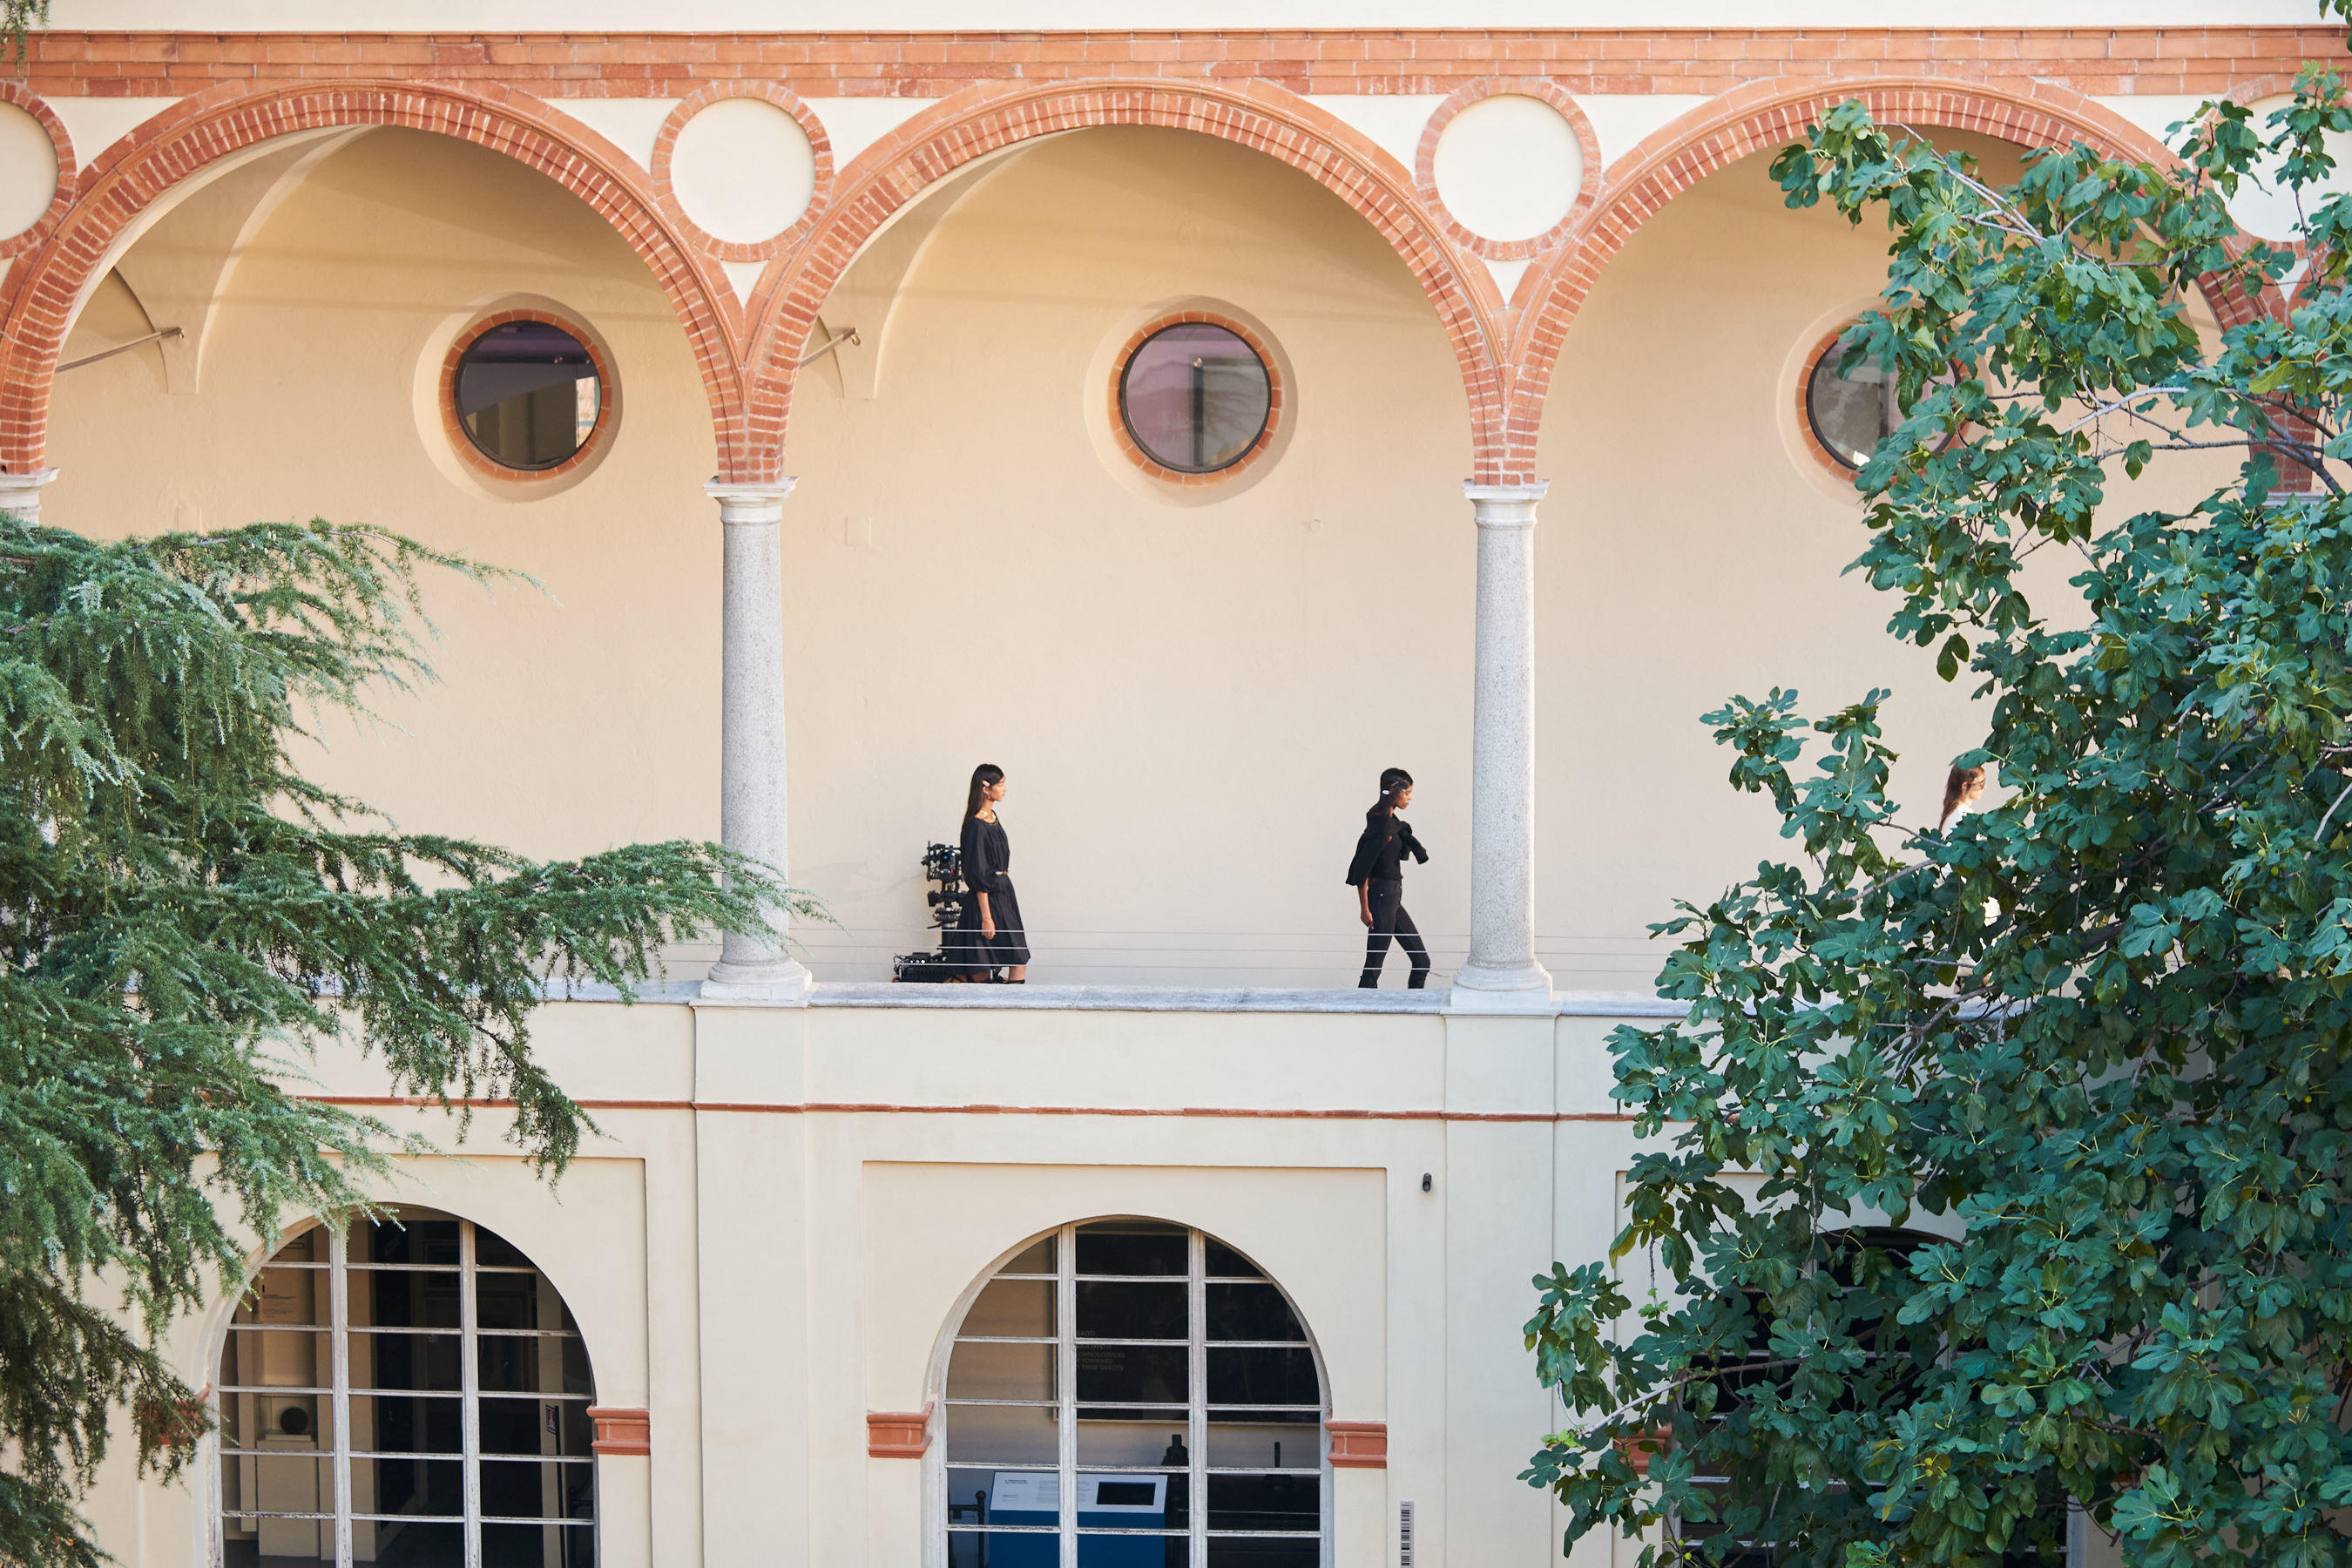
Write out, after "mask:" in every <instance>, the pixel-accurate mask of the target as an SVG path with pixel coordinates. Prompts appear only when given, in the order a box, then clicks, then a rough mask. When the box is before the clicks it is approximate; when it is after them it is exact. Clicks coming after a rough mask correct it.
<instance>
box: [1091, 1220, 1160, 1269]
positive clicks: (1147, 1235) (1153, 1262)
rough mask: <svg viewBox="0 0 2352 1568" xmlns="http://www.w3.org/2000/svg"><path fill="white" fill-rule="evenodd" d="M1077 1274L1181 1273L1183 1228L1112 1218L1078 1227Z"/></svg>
mask: <svg viewBox="0 0 2352 1568" xmlns="http://www.w3.org/2000/svg"><path fill="white" fill-rule="evenodd" d="M1078 1272H1079V1273H1081V1274H1168V1275H1172V1276H1174V1277H1175V1278H1177V1279H1182V1278H1183V1277H1184V1232H1183V1231H1182V1230H1181V1229H1178V1228H1177V1227H1175V1226H1159V1225H1150V1224H1146V1223H1144V1222H1141V1221H1133V1220H1130V1221H1124V1222H1122V1221H1112V1222H1110V1223H1108V1224H1107V1225H1103V1226H1080V1227H1079V1229H1078Z"/></svg>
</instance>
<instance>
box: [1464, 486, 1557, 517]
mask: <svg viewBox="0 0 2352 1568" xmlns="http://www.w3.org/2000/svg"><path fill="white" fill-rule="evenodd" d="M1549 489H1551V481H1550V480H1549V479H1538V480H1537V481H1536V482H1535V483H1533V484H1531V485H1482V484H1479V483H1478V482H1477V481H1476V480H1475V479H1465V480H1463V481H1462V494H1463V495H1464V497H1465V498H1466V499H1467V500H1469V502H1470V506H1471V510H1472V514H1473V516H1474V518H1475V521H1476V522H1477V524H1478V526H1479V527H1481V528H1533V527H1534V526H1535V525H1536V502H1538V501H1539V500H1543V499H1544V492H1546V491H1547V490H1549Z"/></svg>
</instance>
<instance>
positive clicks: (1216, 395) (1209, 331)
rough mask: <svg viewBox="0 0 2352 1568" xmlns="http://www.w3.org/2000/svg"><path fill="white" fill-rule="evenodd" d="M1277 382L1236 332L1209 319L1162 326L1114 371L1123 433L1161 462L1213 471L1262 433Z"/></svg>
mask: <svg viewBox="0 0 2352 1568" xmlns="http://www.w3.org/2000/svg"><path fill="white" fill-rule="evenodd" d="M1273 408H1274V383H1273V381H1272V380H1271V379H1270V378H1269V377H1268V376H1267V374H1266V370H1265V362H1264V361H1262V360H1260V359H1259V358H1258V357H1257V353H1256V351H1255V350H1254V349H1252V348H1251V347H1250V346H1249V344H1248V343H1246V342H1243V341H1242V339H1241V337H1240V335H1239V334H1237V333H1235V332H1233V331H1228V330H1227V329H1225V328H1223V327H1218V326H1212V325H1210V324H1209V323H1208V322H1206V321H1186V322H1182V323H1181V324H1179V325H1177V326H1172V327H1166V328H1162V329H1161V330H1160V331H1157V332H1154V333H1152V334H1151V336H1150V337H1149V338H1146V339H1145V340H1144V341H1143V344H1142V346H1141V347H1139V348H1138V349H1137V350H1136V351H1135V353H1132V354H1130V355H1129V356H1128V361H1127V363H1126V365H1125V366H1124V367H1123V368H1122V369H1121V370H1120V372H1119V377H1118V412H1119V417H1120V419H1121V420H1123V421H1125V423H1126V425H1127V433H1128V434H1129V436H1131V437H1134V438H1135V444H1136V445H1137V446H1139V447H1142V448H1143V450H1144V453H1145V455H1147V456H1148V457H1150V458H1151V460H1152V461H1153V462H1156V463H1158V464H1159V465H1160V467H1162V468H1173V469H1175V470H1176V471H1177V472H1179V473H1185V474H1213V473H1215V472H1216V471H1217V470H1218V469H1219V468H1231V467H1233V466H1234V464H1235V463H1238V462H1240V461H1241V460H1242V458H1244V457H1246V456H1247V455H1248V453H1249V450H1250V448H1251V447H1255V446H1256V445H1257V438H1258V437H1260V436H1262V435H1264V434H1265V421H1266V416H1267V415H1268V414H1270V413H1271V412H1272V411H1273Z"/></svg>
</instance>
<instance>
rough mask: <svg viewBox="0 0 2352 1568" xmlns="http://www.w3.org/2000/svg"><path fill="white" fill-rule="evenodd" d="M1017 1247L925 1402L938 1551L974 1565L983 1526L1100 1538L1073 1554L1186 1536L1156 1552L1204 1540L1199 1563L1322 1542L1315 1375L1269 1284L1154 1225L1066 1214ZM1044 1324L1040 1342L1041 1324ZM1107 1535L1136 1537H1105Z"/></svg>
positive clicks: (1214, 1248)
mask: <svg viewBox="0 0 2352 1568" xmlns="http://www.w3.org/2000/svg"><path fill="white" fill-rule="evenodd" d="M1018 1259H1019V1262H1020V1264H1021V1267H1020V1268H1018V1269H1014V1268H1007V1269H1005V1270H1003V1271H1002V1272H999V1273H997V1274H993V1275H991V1276H990V1277H989V1279H988V1280H987V1281H986V1282H985V1283H984V1284H983V1286H982V1289H981V1290H980V1291H979V1292H978V1293H977V1294H976V1295H975V1297H974V1300H973V1305H972V1307H971V1309H970V1310H969V1311H968V1313H967V1316H966V1319H965V1324H966V1325H968V1326H964V1325H960V1326H959V1328H958V1330H957V1331H956V1332H955V1334H954V1336H953V1342H954V1343H955V1345H956V1346H958V1347H959V1349H958V1351H957V1352H956V1353H955V1354H954V1355H953V1356H952V1357H951V1358H950V1367H949V1370H948V1379H949V1382H948V1386H947V1388H946V1389H944V1390H943V1391H942V1395H943V1397H942V1399H941V1403H942V1404H943V1405H947V1406H949V1407H950V1412H951V1414H950V1415H949V1418H948V1437H947V1452H946V1454H945V1455H944V1456H943V1458H945V1461H946V1463H945V1472H946V1479H947V1483H948V1492H949V1496H948V1518H947V1520H946V1521H945V1523H944V1527H945V1529H946V1530H947V1531H949V1532H950V1536H951V1538H952V1539H953V1540H954V1541H956V1542H960V1544H956V1545H954V1546H952V1547H951V1549H950V1563H952V1564H955V1565H957V1568H975V1564H976V1562H977V1559H975V1558H974V1557H973V1556H972V1555H971V1554H972V1552H973V1550H974V1546H975V1542H974V1541H973V1538H974V1537H981V1538H982V1540H984V1538H985V1537H986V1536H988V1535H991V1534H1005V1535H1011V1534H1032V1535H1043V1536H1047V1537H1058V1538H1060V1539H1063V1540H1064V1542H1065V1544H1064V1546H1063V1548H1062V1551H1063V1552H1065V1553H1066V1552H1070V1551H1071V1550H1072V1549H1073V1546H1074V1545H1075V1544H1076V1542H1077V1541H1079V1540H1084V1539H1088V1538H1095V1537H1101V1538H1106V1539H1105V1541H1104V1543H1103V1544H1102V1545H1101V1546H1099V1547H1087V1548H1081V1549H1079V1555H1078V1561H1079V1563H1081V1564H1082V1565H1083V1564H1084V1563H1088V1562H1091V1561H1094V1560H1095V1556H1096V1555H1099V1554H1100V1553H1102V1552H1112V1551H1146V1552H1149V1554H1150V1563H1152V1564H1153V1565H1154V1568H1158V1565H1159V1563H1160V1549H1159V1548H1158V1547H1157V1546H1150V1545H1148V1544H1146V1543H1148V1542H1151V1541H1153V1540H1155V1539H1157V1540H1164V1541H1170V1542H1185V1541H1190V1542H1194V1544H1193V1545H1192V1551H1191V1552H1190V1553H1189V1554H1188V1553H1184V1552H1180V1551H1179V1550H1178V1548H1176V1547H1174V1546H1171V1547H1170V1548H1169V1561H1170V1562H1171V1563H1178V1562H1181V1561H1183V1560H1184V1559H1185V1558H1186V1557H1187V1556H1189V1558H1190V1560H1191V1561H1192V1563H1198V1562H1200V1561H1201V1553H1202V1552H1209V1557H1208V1561H1209V1562H1210V1563H1212V1564H1214V1563H1217V1562H1220V1561H1223V1560H1224V1556H1221V1555H1220V1553H1223V1554H1225V1555H1226V1556H1229V1555H1230V1554H1232V1553H1234V1552H1244V1553H1247V1552H1254V1551H1255V1552H1283V1553H1286V1554H1287V1553H1293V1552H1295V1551H1296V1550H1297V1549H1299V1548H1300V1547H1301V1546H1302V1544H1303V1545H1305V1547H1306V1549H1307V1550H1312V1549H1313V1543H1316V1542H1321V1541H1322V1540H1324V1539H1325V1537H1326V1536H1327V1535H1328V1520H1327V1518H1326V1515H1325V1510H1326V1509H1327V1508H1328V1503H1329V1501H1330V1499H1329V1487H1328V1483H1327V1482H1326V1481H1325V1480H1324V1479H1323V1478H1324V1475H1325V1470H1326V1467H1325V1465H1324V1464H1323V1462H1322V1460H1321V1446H1322V1445H1321V1436H1322V1434H1321V1432H1320V1430H1319V1424H1320V1420H1321V1417H1322V1415H1323V1414H1324V1406H1323V1405H1322V1404H1321V1403H1320V1394H1321V1392H1322V1391H1321V1386H1320V1384H1321V1379H1320V1375H1319V1373H1318V1369H1317V1368H1316V1367H1315V1365H1314V1362H1313V1346H1312V1342H1310V1341H1309V1340H1308V1339H1307V1337H1306V1336H1305V1334H1304V1332H1303V1331H1302V1325H1301V1324H1300V1323H1299V1321H1298V1320H1297V1314H1296V1311H1295V1310H1294V1309H1293V1308H1292V1307H1291V1306H1290V1304H1289V1301H1288V1300H1287V1298H1286V1297H1284V1296H1283V1295H1282V1294H1281V1292H1280V1289H1279V1288H1278V1287H1277V1286H1276V1284H1275V1283H1274V1281H1273V1280H1272V1279H1270V1278H1268V1277H1267V1276H1266V1275H1265V1273H1263V1272H1261V1271H1255V1269H1254V1267H1253V1265H1252V1264H1251V1262H1250V1260H1249V1259H1247V1258H1243V1257H1241V1256H1240V1255H1238V1254H1237V1253H1234V1252H1233V1251H1232V1250H1231V1249H1229V1248H1226V1247H1223V1245H1222V1244H1220V1243H1217V1242H1215V1241H1214V1240H1213V1239H1212V1238H1209V1237H1205V1236H1204V1235H1203V1234H1202V1232H1200V1231H1197V1230H1190V1229H1187V1228H1184V1227H1181V1226H1171V1225H1167V1224H1165V1223H1161V1222H1146V1221H1093V1222H1087V1223H1086V1224H1083V1225H1076V1226H1064V1227H1062V1228H1061V1229H1060V1230H1059V1231H1056V1232H1055V1233H1053V1235H1052V1236H1050V1237H1046V1238H1044V1239H1041V1240H1040V1241H1037V1242H1034V1243H1032V1244H1031V1245H1030V1246H1029V1247H1025V1248H1024V1249H1022V1251H1021V1252H1020V1253H1019V1254H1018ZM1040 1263H1048V1264H1058V1265H1059V1268H1058V1270H1057V1271H1056V1272H1055V1273H1053V1274H1046V1273H1044V1272H1042V1271H1041V1270H1039V1269H1038V1267H1037V1266H1038V1265H1039V1264H1040ZM1046 1284H1051V1285H1052V1286H1053V1289H1052V1290H1051V1291H1050V1292H1048V1291H1045V1290H1044V1289H1041V1287H1042V1286H1044V1285H1046ZM1212 1287H1214V1289H1212ZM1049 1321H1050V1324H1051V1327H1052V1330H1053V1332H1052V1337H1050V1338H1049V1337H1047V1336H1046V1335H1045V1333H1043V1332H1040V1331H1041V1330H1043V1329H1045V1328H1046V1327H1047V1325H1048V1322H1049ZM990 1330H995V1331H994V1332H991V1331H990ZM1008 1330H1009V1331H1011V1332H1006V1331H1008ZM1024 1330H1025V1332H1024ZM1180 1336H1181V1337H1180ZM1227 1336H1231V1337H1227ZM1242 1336H1247V1337H1242ZM967 1345H968V1346H970V1347H971V1350H970V1351H969V1352H966V1351H964V1350H963V1349H962V1348H961V1347H964V1346H967ZM1047 1346H1051V1347H1053V1349H1052V1352H1051V1354H1050V1355H1047V1354H1046V1353H1045V1351H1044V1347H1047ZM1024 1347H1027V1348H1024ZM1033 1355H1034V1356H1035V1357H1037V1358H1038V1359H1034V1360H1033V1359H1028V1358H1029V1357H1031V1356H1033ZM1015 1356H1019V1357H1021V1358H1023V1359H1020V1360H1013V1359H1010V1358H1013V1357H1015ZM1008 1394H1021V1395H1025V1397H1021V1398H1009V1397H1004V1395H1008ZM1213 1394H1215V1395H1222V1396H1223V1397H1222V1398H1215V1397H1213ZM1237 1395H1238V1396H1240V1398H1239V1399H1236V1398H1235V1396H1237ZM1310 1400H1313V1401H1316V1403H1308V1401H1310ZM953 1412H961V1414H954V1413H953ZM1310 1423H1311V1424H1313V1425H1310ZM1261 1443H1263V1444H1264V1447H1263V1448H1261V1447H1260V1444H1261ZM1285 1443H1289V1444H1291V1445H1292V1451H1291V1456H1290V1458H1291V1463H1289V1464H1284V1463H1283V1462H1282V1460H1283V1458H1284V1454H1283V1445H1284V1444H1285ZM1163 1447H1164V1448H1165V1452H1163V1451H1162V1450H1163ZM1056 1453H1058V1458H1056V1459H1055V1461H1054V1462H1052V1463H1050V1464H1049V1463H1048V1462H1047V1457H1048V1456H1050V1455H1055V1454H1056ZM1301 1458H1305V1459H1306V1461H1307V1462H1306V1463H1305V1464H1301V1463H1299V1460H1300V1459H1301ZM1251 1460H1256V1461H1258V1462H1256V1463H1251V1462H1249V1461H1251ZM1269 1460H1270V1461H1272V1462H1271V1463H1268V1462H1265V1461H1269ZM1212 1461H1213V1462H1212ZM1113 1478H1117V1479H1118V1481H1119V1482H1120V1484H1119V1485H1118V1486H1117V1487H1114V1486H1113V1485H1112V1479H1113ZM1114 1493H1116V1494H1117V1495H1116V1496H1114V1495H1113V1494H1114ZM1120 1536H1129V1537H1139V1538H1141V1541H1140V1542H1139V1543H1138V1545H1137V1546H1136V1547H1132V1548H1114V1547H1112V1546H1111V1545H1110V1544H1109V1542H1108V1538H1116V1537H1120ZM1252 1541H1259V1542H1264V1544H1263V1545H1262V1546H1260V1547H1256V1548H1252V1547H1250V1546H1249V1545H1248V1544H1247V1543H1248V1542H1252ZM1213 1542H1230V1544H1229V1545H1226V1546H1222V1547H1213V1545H1212V1543H1213ZM983 1549H984V1548H983ZM1004 1550H1005V1551H1008V1552H1009V1551H1011V1550H1013V1549H1012V1548H1010V1547H1006V1548H1004ZM1023 1550H1024V1552H1028V1551H1034V1550H1035V1549H1034V1548H1024V1549H1023ZM1090 1553H1092V1554H1095V1555H1089V1554H1090ZM1252 1560H1253V1561H1255V1559H1254V1558H1253V1559H1252ZM1282 1560H1283V1561H1285V1562H1287V1561H1290V1560H1291V1557H1290V1556H1289V1555H1285V1556H1284V1557H1283V1559H1282ZM1030 1561H1031V1559H1030V1558H1029V1557H1027V1556H1024V1557H1023V1558H1022V1562H1023V1563H1028V1562H1030ZM1035 1561H1036V1562H1037V1563H1046V1562H1048V1561H1049V1558H1048V1557H1045V1556H1040V1557H1037V1558H1036V1559H1035Z"/></svg>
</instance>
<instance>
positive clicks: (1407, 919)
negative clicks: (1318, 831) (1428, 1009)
mask: <svg viewBox="0 0 2352 1568" xmlns="http://www.w3.org/2000/svg"><path fill="white" fill-rule="evenodd" d="M1408 805H1412V774H1411V773H1407V772H1405V771H1404V770H1403V769H1402V768H1390V769H1388V770H1386V771H1385V772H1383V773H1381V798H1380V799H1378V800H1376V801H1374V802H1373V803H1372V808H1371V809H1370V811H1368V812H1366V813H1364V832H1363V837H1360V838H1358V839H1357V840H1356V858H1354V859H1353V860H1350V861H1349V862H1348V883H1349V886H1350V887H1352V888H1354V889H1356V912H1357V914H1358V915H1359V916H1360V918H1361V919H1362V921H1363V922H1364V928H1365V936H1364V973H1363V977H1362V978H1361V979H1360V980H1358V981H1357V982H1356V984H1357V985H1358V986H1359V987H1367V988H1369V987H1377V986H1378V985H1379V984H1380V983H1381V964H1382V963H1386V962H1387V961H1388V956H1389V938H1391V937H1392V936H1393V937H1394V938H1396V943H1397V945H1398V946H1399V947H1401V948H1402V949H1404V955H1405V959H1406V961H1407V962H1408V963H1411V964H1412V979H1410V980H1408V981H1406V982H1405V984H1406V985H1407V987H1409V988H1410V989H1412V990H1414V991H1418V990H1420V989H1421V988H1422V987H1423V986H1424V985H1426V984H1429V949H1428V948H1426V947H1424V946H1423V945H1422V941H1421V931H1420V928H1418V927H1416V926H1415V925H1414V924H1413V923H1412V916H1411V915H1409V914H1407V913H1405V912H1404V858H1405V857H1406V856H1407V855H1410V856H1412V858H1414V859H1415V860H1417V861H1419V862H1421V863H1422V864H1423V865H1424V866H1425V865H1427V864H1428V863H1429V851H1428V850H1426V849H1423V847H1421V840H1420V839H1418V838H1415V837H1413V836H1412V826H1410V825H1408V824H1407V823H1406V821H1405V819H1404V818H1403V817H1402V816H1398V815H1397V813H1398V812H1400V811H1402V810H1403V809H1404V808H1405V807H1406V806H1408Z"/></svg>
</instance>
